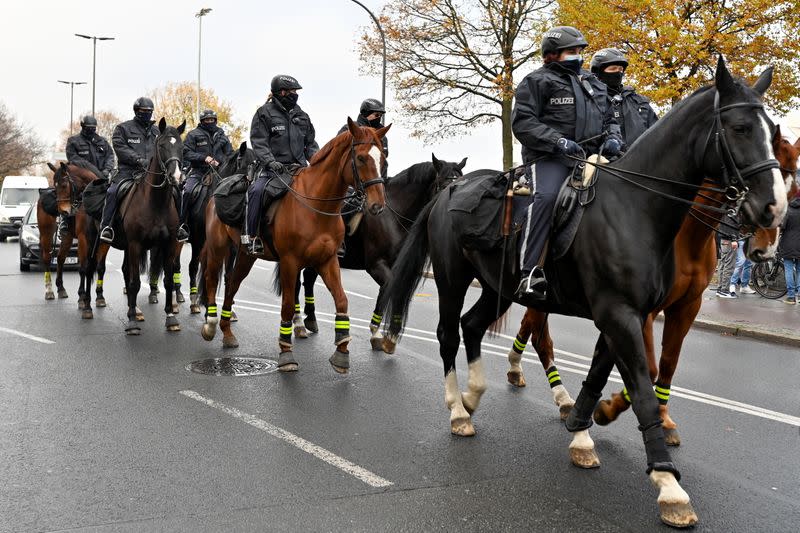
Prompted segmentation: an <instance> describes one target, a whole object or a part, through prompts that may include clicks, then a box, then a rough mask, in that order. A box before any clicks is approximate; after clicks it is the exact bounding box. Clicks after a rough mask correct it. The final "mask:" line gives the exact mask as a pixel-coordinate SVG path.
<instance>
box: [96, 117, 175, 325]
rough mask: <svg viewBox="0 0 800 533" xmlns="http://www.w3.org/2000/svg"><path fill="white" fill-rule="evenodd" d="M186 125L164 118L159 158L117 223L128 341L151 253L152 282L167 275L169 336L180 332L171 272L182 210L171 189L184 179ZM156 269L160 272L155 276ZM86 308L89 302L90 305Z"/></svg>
mask: <svg viewBox="0 0 800 533" xmlns="http://www.w3.org/2000/svg"><path fill="white" fill-rule="evenodd" d="M185 128H186V121H184V122H183V123H181V125H180V126H178V127H177V128H175V127H173V126H168V125H167V121H166V120H165V119H164V118H162V119H161V120H160V121H159V123H158V131H159V134H158V136H157V137H156V140H155V153H154V154H153V157H151V158H150V162H149V164H148V166H147V169H146V170H145V172H144V173H143V174H142V175H141V176H139V177H138V178H136V179H135V180H134V182H135V183H134V185H133V187H132V188H131V190H130V192H129V193H128V194H127V195H126V196H125V198H124V199H123V200H122V201H121V203H120V207H119V215H118V220H117V221H116V222H115V223H114V242H113V246H114V248H117V249H120V250H124V252H125V258H124V260H123V265H122V270H123V276H124V278H125V288H126V293H127V296H128V325H127V326H125V332H126V333H127V334H128V335H139V334H140V333H141V327H140V326H139V323H138V322H139V321H140V320H137V308H136V297H137V296H138V294H139V289H140V288H141V279H140V276H139V273H140V270H143V269H144V268H145V267H146V262H147V251H148V250H149V251H150V253H151V276H153V275H154V277H156V278H157V277H158V275H159V274H158V272H157V271H158V270H159V269H160V270H162V271H163V272H164V292H165V293H166V296H165V300H166V302H165V305H164V312H165V313H166V315H167V318H166V323H165V326H166V328H167V331H180V325H179V324H178V319H177V318H175V314H174V308H173V303H172V302H173V296H174V286H173V276H172V275H173V271H174V267H175V258H176V254H177V246H178V242H177V241H176V239H175V238H176V233H177V229H178V210H177V209H176V207H175V200H174V197H173V187H175V185H176V184H177V182H178V180H179V179H180V177H181V161H182V157H183V154H182V151H183V141H182V140H181V134H183V131H184V129H185ZM108 249H109V244H108V243H101V244H100V245H99V247H98V251H97V254H96V257H98V258H104V257H105V256H106V254H107V253H108ZM153 269H156V272H155V274H154V272H153ZM87 303H88V300H87Z"/></svg>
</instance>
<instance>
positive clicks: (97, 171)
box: [68, 160, 105, 179]
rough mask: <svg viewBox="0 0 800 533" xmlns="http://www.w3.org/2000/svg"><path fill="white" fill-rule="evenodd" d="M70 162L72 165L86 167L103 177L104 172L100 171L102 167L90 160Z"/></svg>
mask: <svg viewBox="0 0 800 533" xmlns="http://www.w3.org/2000/svg"><path fill="white" fill-rule="evenodd" d="M68 164H70V165H72V166H73V167H78V168H84V169H86V170H88V171H90V172H92V173H93V174H94V175H95V176H97V177H98V178H100V179H103V178H104V177H105V176H103V173H102V172H100V169H99V168H97V167H96V166H94V165H93V164H91V163H89V162H88V161H82V160H77V161H74V162H72V161H71V162H69V163H68Z"/></svg>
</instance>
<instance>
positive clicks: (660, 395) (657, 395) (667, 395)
mask: <svg viewBox="0 0 800 533" xmlns="http://www.w3.org/2000/svg"><path fill="white" fill-rule="evenodd" d="M656 398H658V399H659V400H664V401H666V400H669V394H661V393H660V392H656Z"/></svg>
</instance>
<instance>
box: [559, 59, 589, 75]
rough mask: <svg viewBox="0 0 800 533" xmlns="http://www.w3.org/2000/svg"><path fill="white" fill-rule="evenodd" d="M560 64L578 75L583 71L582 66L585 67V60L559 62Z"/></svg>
mask: <svg viewBox="0 0 800 533" xmlns="http://www.w3.org/2000/svg"><path fill="white" fill-rule="evenodd" d="M558 64H559V65H561V66H562V67H564V68H565V69H567V70H571V71H572V72H574V73H576V74H578V73H579V72H580V71H581V66H583V58H579V59H565V60H564V61H559V62H558Z"/></svg>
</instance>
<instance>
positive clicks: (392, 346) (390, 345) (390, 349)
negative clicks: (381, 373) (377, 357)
mask: <svg viewBox="0 0 800 533" xmlns="http://www.w3.org/2000/svg"><path fill="white" fill-rule="evenodd" d="M381 347H382V348H383V352H384V353H387V354H389V355H392V354H393V353H394V351H395V350H396V349H397V342H396V341H393V340H392V339H390V338H389V337H384V338H383V343H381Z"/></svg>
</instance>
